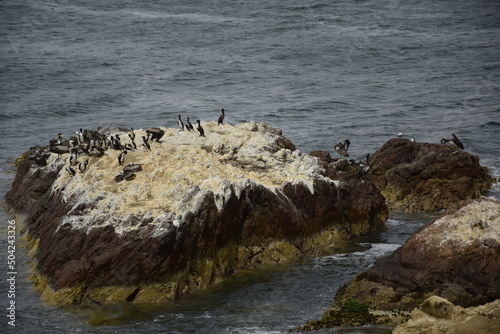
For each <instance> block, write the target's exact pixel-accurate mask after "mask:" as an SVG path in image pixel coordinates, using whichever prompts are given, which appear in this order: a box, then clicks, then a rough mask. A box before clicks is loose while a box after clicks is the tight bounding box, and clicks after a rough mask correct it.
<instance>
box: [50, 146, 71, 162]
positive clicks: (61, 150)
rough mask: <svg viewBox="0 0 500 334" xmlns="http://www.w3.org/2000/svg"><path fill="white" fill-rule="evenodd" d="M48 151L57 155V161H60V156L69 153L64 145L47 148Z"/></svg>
mask: <svg viewBox="0 0 500 334" xmlns="http://www.w3.org/2000/svg"><path fill="white" fill-rule="evenodd" d="M49 151H50V152H52V153H56V154H57V159H61V155H63V154H66V153H69V147H68V146H64V145H55V146H51V147H50V148H49Z"/></svg>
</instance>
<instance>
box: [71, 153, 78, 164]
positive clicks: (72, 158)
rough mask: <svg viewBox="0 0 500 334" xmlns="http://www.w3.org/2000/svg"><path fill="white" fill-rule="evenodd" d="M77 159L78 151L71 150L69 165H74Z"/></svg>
mask: <svg viewBox="0 0 500 334" xmlns="http://www.w3.org/2000/svg"><path fill="white" fill-rule="evenodd" d="M77 159H78V153H77V152H76V151H73V152H71V155H70V157H69V164H70V165H71V166H76V164H77V163H78V161H77Z"/></svg>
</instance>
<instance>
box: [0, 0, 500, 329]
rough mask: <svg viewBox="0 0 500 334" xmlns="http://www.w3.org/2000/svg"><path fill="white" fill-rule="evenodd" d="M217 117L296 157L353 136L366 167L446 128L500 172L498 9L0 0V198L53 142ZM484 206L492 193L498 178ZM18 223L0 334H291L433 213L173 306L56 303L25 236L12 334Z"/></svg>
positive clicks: (482, 2) (1, 294)
mask: <svg viewBox="0 0 500 334" xmlns="http://www.w3.org/2000/svg"><path fill="white" fill-rule="evenodd" d="M221 108H225V110H226V119H225V120H226V121H227V122H228V123H231V124H237V123H240V122H245V121H251V120H253V121H256V122H266V123H269V124H271V125H273V126H275V127H278V128H281V129H282V130H283V134H284V135H285V136H286V137H288V138H289V139H291V140H292V141H293V143H294V144H295V145H296V146H297V148H298V149H299V150H301V151H302V152H306V153H307V152H310V151H312V150H320V149H321V150H330V151H333V145H334V144H336V143H337V142H339V141H343V140H344V139H346V138H349V140H350V141H351V148H350V153H351V154H352V156H353V157H354V158H362V157H364V156H365V155H366V153H373V152H374V151H375V150H377V149H378V148H379V147H380V146H382V145H383V144H384V143H385V142H386V141H387V140H388V139H389V138H391V137H394V136H396V134H397V133H399V132H403V133H404V134H405V136H407V137H413V138H414V139H415V140H416V141H423V142H439V140H440V139H441V138H443V137H450V136H451V133H454V134H455V135H457V136H458V137H459V138H460V139H461V141H462V142H463V144H464V145H465V149H466V150H467V151H469V152H471V153H473V154H476V155H478V156H479V157H480V161H481V164H482V165H484V166H486V167H488V168H489V170H490V172H491V173H492V174H493V175H494V176H495V177H497V178H498V177H500V1H499V0H475V1H471V0H433V1H430V0H408V1H401V0H337V1H327V0H312V1H308V2H305V1H298V0H288V1H283V0H280V1H261V0H255V1H227V0H226V1H224V0H209V1H190V0H183V1H175V0H171V1H161V0H156V1H153V0H150V1H129V0H120V1H118V0H108V1H88V0H86V1H84V0H73V1H69V0H36V1H35V0H1V1H0V195H2V197H3V195H4V194H5V192H6V191H7V190H8V188H9V187H10V184H11V183H12V180H13V178H14V170H15V169H14V167H13V165H12V163H13V161H14V159H15V158H16V157H17V156H19V155H20V154H22V153H23V152H24V151H26V150H27V149H28V148H29V147H31V146H34V145H36V144H47V143H48V140H49V139H51V138H53V137H54V136H55V135H56V134H57V133H59V132H61V133H63V134H64V135H65V136H66V137H68V136H70V135H72V134H74V132H75V131H76V130H78V129H79V128H87V129H94V128H96V127H98V126H125V127H133V128H144V127H150V126H166V127H175V126H176V119H177V115H178V114H182V115H186V116H190V117H191V119H198V118H199V119H202V120H205V121H209V120H216V119H217V117H218V116H219V110H220V109H221ZM490 195H492V196H496V197H500V188H499V186H498V185H496V186H495V187H494V188H493V189H492V191H491V192H490ZM11 219H13V216H12V215H10V214H9V213H7V212H5V210H3V209H0V227H1V229H0V230H1V231H2V232H1V234H0V263H2V265H1V267H0V332H2V333H3V332H5V333H9V332H12V333H67V332H70V331H71V332H81V333H122V332H127V333H285V332H286V331H287V330H288V329H290V328H293V327H295V326H297V325H300V324H303V323H304V322H306V321H308V320H313V319H317V318H319V317H320V316H321V314H322V313H323V312H324V311H325V310H326V309H327V308H328V306H330V304H331V302H332V300H333V296H334V294H335V291H336V289H337V288H338V287H339V286H340V285H342V284H343V283H344V282H346V281H348V280H349V279H350V278H352V277H353V276H354V275H355V274H356V273H357V272H358V271H359V270H361V269H363V268H366V267H367V266H369V265H370V264H371V263H373V261H375V259H376V258H378V257H379V256H382V255H384V254H387V253H388V252H390V251H392V250H394V249H395V248H396V247H398V245H401V244H402V243H404V241H405V240H406V238H407V237H408V236H409V235H410V234H411V233H412V232H413V231H414V230H415V229H416V228H418V227H419V226H421V225H422V224H424V223H425V222H427V221H429V220H431V219H433V216H429V215H401V214H399V215H398V214H392V215H391V218H390V220H389V221H388V223H387V227H386V229H385V230H384V231H382V232H381V233H379V234H377V235H373V236H368V237H364V238H360V239H357V240H353V241H352V242H350V243H349V244H348V245H344V246H343V247H340V246H339V250H338V252H339V254H335V255H331V256H326V257H321V258H306V259H301V260H299V261H297V262H296V263H293V264H291V265H288V266H282V267H278V268H272V269H265V270H264V269H262V270H258V271H255V272H252V273H249V274H247V275H242V276H235V277H233V278H231V279H229V280H228V281H227V282H226V283H223V284H220V285H218V286H215V287H213V288H211V289H209V290H208V291H206V292H203V293H200V294H196V295H193V296H190V297H188V298H185V299H182V300H180V301H177V302H175V303H170V304H165V305H136V304H133V305H129V304H123V305H111V306H106V307H104V306H101V307H95V306H93V307H91V306H83V307H82V306H77V307H75V306H71V307H63V308H57V307H53V306H49V305H47V304H45V303H44V302H42V301H41V300H40V297H39V295H38V293H37V292H36V291H34V289H33V286H32V284H31V283H30V280H29V275H30V270H29V256H28V255H27V254H26V250H25V249H22V248H21V246H22V243H21V241H20V239H19V236H18V239H17V241H16V242H17V248H16V254H15V256H16V266H17V268H16V269H17V271H18V274H17V277H16V298H15V302H16V307H17V308H16V327H15V328H13V327H11V326H9V325H8V324H7V322H8V320H9V319H8V318H7V316H6V315H7V313H8V311H7V310H6V308H7V306H8V303H9V302H10V300H12V298H8V290H9V285H8V284H7V283H6V280H7V278H8V275H7V271H8V270H7V267H6V262H7V257H8V253H7V245H8V244H7V225H8V221H9V220H11ZM21 223H22V222H21V221H16V224H19V225H20V224H21ZM19 227H20V226H19ZM2 254H3V255H2ZM1 310H3V311H1ZM326 332H335V333H390V332H391V328H388V327H384V326H382V327H376V326H369V327H364V328H356V329H352V328H344V329H338V330H329V331H326Z"/></svg>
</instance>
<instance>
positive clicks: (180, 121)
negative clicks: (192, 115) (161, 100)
mask: <svg viewBox="0 0 500 334" xmlns="http://www.w3.org/2000/svg"><path fill="white" fill-rule="evenodd" d="M177 124H179V129H180V130H181V131H184V123H182V120H181V115H179V119H178V120H177Z"/></svg>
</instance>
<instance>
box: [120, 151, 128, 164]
mask: <svg viewBox="0 0 500 334" xmlns="http://www.w3.org/2000/svg"><path fill="white" fill-rule="evenodd" d="M125 154H127V151H123V152H122V153H120V155H119V156H118V164H119V165H120V166H123V163H124V162H125Z"/></svg>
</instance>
